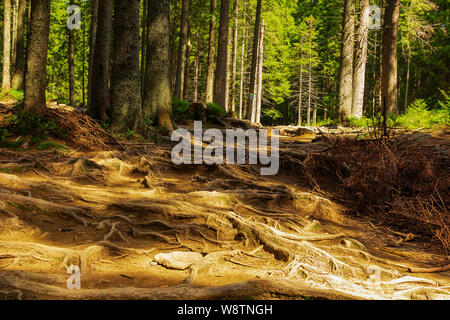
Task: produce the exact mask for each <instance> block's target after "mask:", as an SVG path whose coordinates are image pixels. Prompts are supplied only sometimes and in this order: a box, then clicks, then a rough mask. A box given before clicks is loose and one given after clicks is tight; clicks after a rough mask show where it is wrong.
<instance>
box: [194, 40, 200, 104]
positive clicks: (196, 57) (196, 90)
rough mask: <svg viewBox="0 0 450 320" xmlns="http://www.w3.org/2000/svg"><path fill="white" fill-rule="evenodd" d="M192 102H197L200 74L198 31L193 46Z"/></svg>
mask: <svg viewBox="0 0 450 320" xmlns="http://www.w3.org/2000/svg"><path fill="white" fill-rule="evenodd" d="M195 48H196V49H195V75H194V102H198V78H199V74H200V33H199V31H197V40H196V46H195Z"/></svg>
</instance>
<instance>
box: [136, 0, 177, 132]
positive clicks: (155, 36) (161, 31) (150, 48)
mask: <svg viewBox="0 0 450 320" xmlns="http://www.w3.org/2000/svg"><path fill="white" fill-rule="evenodd" d="M169 14H170V9H169V0H149V3H148V22H147V23H148V42H147V52H151V54H148V55H147V62H146V66H145V83H144V85H145V89H144V99H143V103H142V107H143V115H144V117H145V118H150V119H155V118H157V120H158V125H159V126H160V127H163V128H166V129H168V130H169V131H172V130H173V127H172V122H171V119H170V115H171V113H172V97H171V84H170V81H171V80H170V78H171V70H170V27H169V22H170V15H169ZM155 75H158V76H157V77H155Z"/></svg>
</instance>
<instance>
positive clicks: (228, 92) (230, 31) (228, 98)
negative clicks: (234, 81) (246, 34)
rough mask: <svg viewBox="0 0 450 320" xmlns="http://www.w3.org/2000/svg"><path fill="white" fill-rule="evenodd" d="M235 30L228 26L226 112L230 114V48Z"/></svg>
mask: <svg viewBox="0 0 450 320" xmlns="http://www.w3.org/2000/svg"><path fill="white" fill-rule="evenodd" d="M232 32H233V30H232V29H231V25H229V26H228V46H227V65H226V76H225V110H226V111H227V113H228V114H229V113H230V111H231V109H230V71H231V70H230V66H231V52H232V50H230V48H231V47H232V45H233V43H232V37H231V36H230V35H231V34H232Z"/></svg>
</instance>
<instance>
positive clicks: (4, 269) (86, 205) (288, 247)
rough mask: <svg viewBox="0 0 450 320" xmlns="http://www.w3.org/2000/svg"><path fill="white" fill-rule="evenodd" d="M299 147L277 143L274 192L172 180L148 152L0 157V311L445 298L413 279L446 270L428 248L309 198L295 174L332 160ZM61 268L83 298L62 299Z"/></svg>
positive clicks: (262, 180) (172, 169) (448, 288)
mask: <svg viewBox="0 0 450 320" xmlns="http://www.w3.org/2000/svg"><path fill="white" fill-rule="evenodd" d="M300 140H301V139H289V140H288V139H285V140H284V141H283V143H282V146H281V158H282V159H288V160H289V161H287V162H284V161H282V169H281V171H280V173H279V175H277V176H274V177H270V178H268V177H261V176H260V175H259V171H258V169H257V168H254V167H246V166H242V167H241V166H227V165H223V166H216V165H215V166H203V165H202V166H178V167H177V166H174V165H173V164H172V163H171V162H170V146H158V145H155V144H127V145H125V147H126V148H127V150H126V151H108V152H80V151H76V150H70V151H26V152H14V151H11V150H5V149H2V150H1V153H0V298H9V299H15V298H22V299H227V298H241V299H242V298H244V299H245V298H250V297H252V298H264V299H270V298H276V299H302V298H305V297H315V298H329V299H353V298H355V299H448V298H450V277H449V276H450V272H449V271H444V272H438V273H430V272H423V273H421V272H417V271H420V269H418V268H431V267H437V266H445V265H448V264H449V260H448V258H447V257H446V256H445V255H444V254H443V251H442V250H436V249H435V244H432V243H430V242H429V241H428V239H420V237H419V238H418V239H415V240H414V241H410V240H411V239H408V235H405V234H402V233H398V232H396V231H394V230H391V229H390V228H387V227H384V226H382V225H377V222H376V221H373V220H372V221H371V220H369V219H368V218H352V217H351V216H350V215H348V214H345V213H344V211H345V208H344V207H343V206H341V205H338V204H337V203H335V202H333V200H330V199H327V198H325V197H324V196H323V195H320V194H318V193H315V192H313V191H312V190H311V189H310V188H307V187H306V186H305V185H306V184H305V183H304V181H302V179H304V177H303V178H302V177H300V176H299V175H296V174H295V170H292V169H293V168H291V167H292V166H296V165H299V166H301V163H302V159H304V158H305V156H306V155H307V154H308V153H309V152H317V151H320V150H324V149H326V148H327V147H328V146H327V143H326V142H321V141H318V142H307V143H304V141H303V142H302V141H300ZM306 140H308V139H306ZM286 163H289V165H288V164H286ZM294 169H295V168H294ZM173 251H193V252H199V253H201V254H202V255H203V259H201V260H199V261H198V262H197V263H195V264H194V265H192V266H191V267H190V268H189V269H186V270H173V269H168V268H166V267H164V266H162V265H159V264H157V263H155V262H154V260H153V258H154V256H155V255H156V254H158V253H167V252H173ZM70 265H77V266H80V267H81V275H82V280H81V289H80V290H69V289H67V288H66V280H67V278H68V277H69V275H68V274H67V273H66V269H67V267H68V266H70ZM411 271H416V272H411Z"/></svg>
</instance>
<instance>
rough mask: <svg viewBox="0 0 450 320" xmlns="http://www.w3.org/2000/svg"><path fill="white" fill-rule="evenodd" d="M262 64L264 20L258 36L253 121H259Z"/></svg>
mask: <svg viewBox="0 0 450 320" xmlns="http://www.w3.org/2000/svg"><path fill="white" fill-rule="evenodd" d="M263 66H264V21H262V23H261V31H260V36H259V50H258V90H257V94H256V96H257V100H256V102H257V103H256V116H255V122H256V123H260V122H261V108H262V94H263V86H262V85H263Z"/></svg>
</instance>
